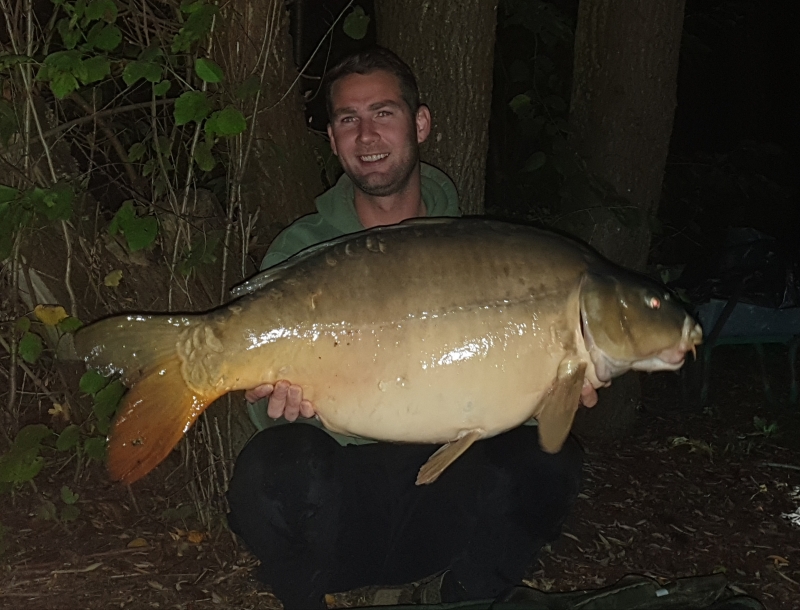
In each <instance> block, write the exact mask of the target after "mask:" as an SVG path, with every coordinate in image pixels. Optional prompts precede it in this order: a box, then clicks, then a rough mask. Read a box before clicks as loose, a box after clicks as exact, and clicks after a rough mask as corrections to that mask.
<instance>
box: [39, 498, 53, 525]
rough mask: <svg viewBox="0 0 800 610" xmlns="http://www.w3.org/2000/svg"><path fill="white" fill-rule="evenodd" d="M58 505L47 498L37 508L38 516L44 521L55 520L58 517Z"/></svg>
mask: <svg viewBox="0 0 800 610" xmlns="http://www.w3.org/2000/svg"><path fill="white" fill-rule="evenodd" d="M56 514H57V512H56V505H55V504H53V503H52V502H51V501H50V500H45V501H44V502H42V504H40V505H39V508H37V509H36V518H37V519H41V520H42V521H54V520H55V518H56Z"/></svg>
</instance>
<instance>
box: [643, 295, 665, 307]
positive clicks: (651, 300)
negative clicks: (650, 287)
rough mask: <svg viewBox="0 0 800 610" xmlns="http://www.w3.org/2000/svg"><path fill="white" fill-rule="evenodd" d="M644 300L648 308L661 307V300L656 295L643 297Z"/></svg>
mask: <svg viewBox="0 0 800 610" xmlns="http://www.w3.org/2000/svg"><path fill="white" fill-rule="evenodd" d="M644 302H645V305H647V306H648V307H649V308H650V309H659V308H660V307H661V300H660V299H659V298H658V297H654V296H649V297H645V298H644Z"/></svg>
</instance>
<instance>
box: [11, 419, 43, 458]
mask: <svg viewBox="0 0 800 610" xmlns="http://www.w3.org/2000/svg"><path fill="white" fill-rule="evenodd" d="M50 436H53V431H52V430H51V429H50V428H48V427H47V426H45V425H44V424H31V425H28V426H25V427H24V428H22V429H21V430H20V431H19V432H17V436H16V438H15V439H14V445H13V450H14V451H24V450H27V449H34V448H35V449H36V450H37V451H38V450H39V445H41V444H42V441H43V440H44V439H46V438H48V437H50Z"/></svg>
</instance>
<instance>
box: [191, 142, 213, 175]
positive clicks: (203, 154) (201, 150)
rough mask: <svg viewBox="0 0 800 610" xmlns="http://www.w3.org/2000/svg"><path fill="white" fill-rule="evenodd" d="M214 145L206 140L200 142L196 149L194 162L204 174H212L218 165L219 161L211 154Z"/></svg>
mask: <svg viewBox="0 0 800 610" xmlns="http://www.w3.org/2000/svg"><path fill="white" fill-rule="evenodd" d="M211 146H212V143H211V142H209V141H208V140H206V141H205V142H198V143H197V146H195V149H194V162H195V163H197V166H198V167H199V168H200V169H201V170H202V171H204V172H210V171H211V170H212V169H214V167H215V166H216V165H217V160H216V159H215V158H214V155H212V154H211Z"/></svg>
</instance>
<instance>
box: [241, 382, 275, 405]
mask: <svg viewBox="0 0 800 610" xmlns="http://www.w3.org/2000/svg"><path fill="white" fill-rule="evenodd" d="M274 389H275V386H273V385H272V384H271V383H265V384H263V385H260V386H257V387H255V388H252V389H250V390H247V391H246V392H245V393H244V399H245V400H246V401H247V402H250V403H253V402H257V401H259V400H261V399H262V398H267V397H268V396H270V395H271V394H272V391H273V390H274Z"/></svg>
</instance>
